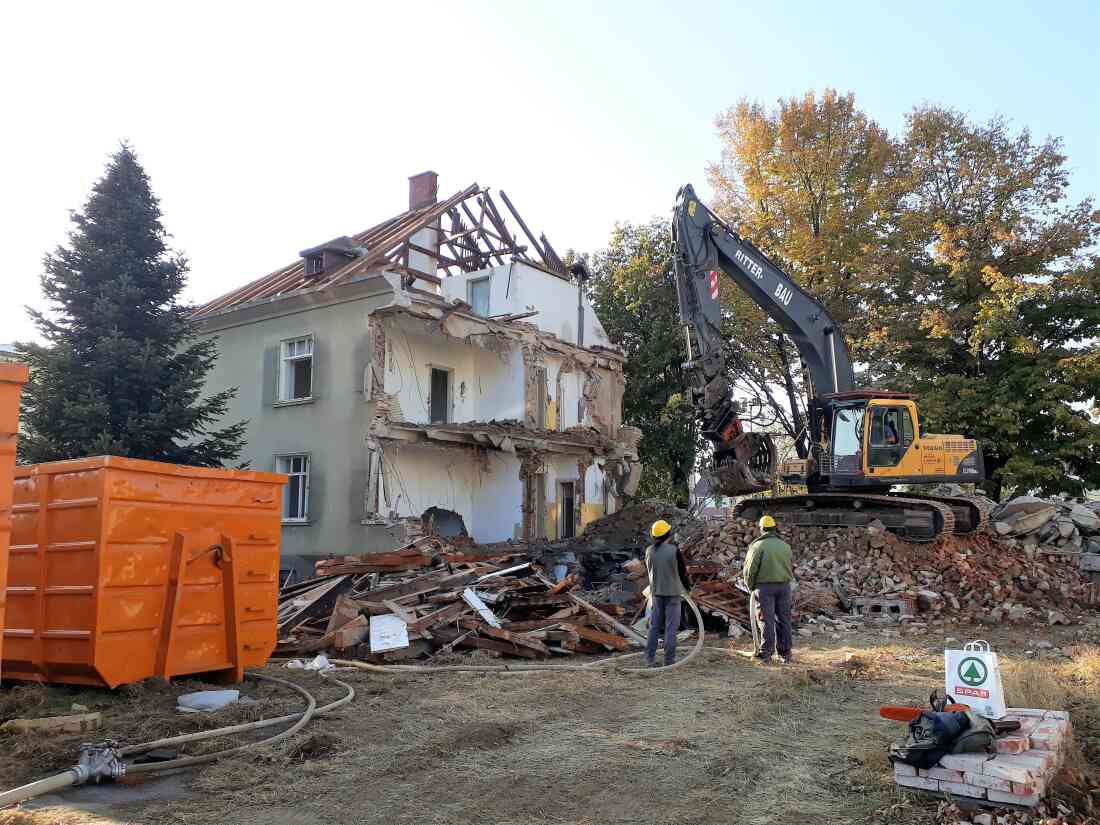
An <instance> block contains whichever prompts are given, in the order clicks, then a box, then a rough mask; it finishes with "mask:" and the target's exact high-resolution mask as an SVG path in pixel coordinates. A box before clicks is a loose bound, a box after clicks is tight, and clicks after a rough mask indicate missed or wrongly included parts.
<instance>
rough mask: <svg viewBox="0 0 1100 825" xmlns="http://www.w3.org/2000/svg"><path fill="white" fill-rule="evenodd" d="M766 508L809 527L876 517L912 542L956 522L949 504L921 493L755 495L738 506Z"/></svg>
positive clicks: (746, 511) (749, 512) (752, 512)
mask: <svg viewBox="0 0 1100 825" xmlns="http://www.w3.org/2000/svg"><path fill="white" fill-rule="evenodd" d="M948 500H949V501H951V502H952V503H954V502H956V501H958V499H948ZM765 512H767V513H769V514H770V515H773V516H776V517H778V518H779V519H780V520H781V521H783V522H786V523H787V524H797V525H801V526H806V527H865V526H866V525H868V524H870V523H871V522H872V521H874V520H876V519H877V520H878V521H880V522H882V524H883V525H884V526H885V527H886V529H887V530H889V531H890V532H891V533H894V534H896V535H897V536H899V537H900V538H903V539H905V540H906V541H912V542H929V541H935V540H936V539H937V538H939V537H940V536H943V535H947V534H950V533H954V532H955V525H956V519H955V511H954V509H952V506H951V505H950V504H946V503H943V502H942V501H940V500H938V499H935V498H930V497H922V496H904V495H889V494H884V495H853V494H849V493H809V494H807V495H804V496H779V497H776V498H752V499H748V500H746V501H742V502H741V503H740V504H738V505H737V508H736V513H737V515H739V516H741V517H742V518H747V519H751V520H755V519H757V518H759V517H760V516H762V515H763V514H764V513H765Z"/></svg>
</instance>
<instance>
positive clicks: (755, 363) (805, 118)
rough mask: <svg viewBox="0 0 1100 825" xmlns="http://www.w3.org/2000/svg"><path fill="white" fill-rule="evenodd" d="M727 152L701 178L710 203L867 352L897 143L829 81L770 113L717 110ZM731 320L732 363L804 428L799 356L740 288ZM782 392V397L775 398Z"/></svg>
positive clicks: (893, 198) (789, 428) (731, 294)
mask: <svg viewBox="0 0 1100 825" xmlns="http://www.w3.org/2000/svg"><path fill="white" fill-rule="evenodd" d="M717 127H718V134H719V137H720V139H721V141H722V147H723V148H722V157H721V161H720V163H718V164H712V165H711V166H710V168H709V171H708V177H709V180H710V183H711V185H712V187H713V188H714V191H715V193H716V197H717V201H716V204H715V209H716V211H717V212H718V213H719V214H720V215H722V216H723V217H724V218H725V219H727V220H728V221H729V222H730V223H731V224H732V225H733V226H735V227H736V228H737V229H738V231H739V232H740V233H741V234H742V235H743V236H744V237H746V238H748V239H749V240H750V241H752V242H753V243H754V244H756V245H757V246H758V247H760V249H761V250H762V251H763V252H764V253H765V254H766V255H767V256H768V257H769V258H771V259H772V260H773V261H775V262H776V263H777V264H778V265H779V266H780V267H781V268H783V269H784V270H785V271H786V272H787V273H788V274H789V275H790V276H791V277H792V278H793V279H794V280H795V281H796V282H798V283H799V285H801V286H802V287H803V288H804V289H806V290H807V291H808V292H810V293H811V294H813V295H814V296H816V297H817V298H818V299H819V300H820V301H822V302H823V303H824V304H825V306H826V308H827V309H828V310H829V313H830V314H831V315H832V316H833V318H835V319H836V320H837V322H838V323H840V324H841V325H842V326H843V327H844V328H845V331H846V333H847V336H848V342H849V346H850V347H851V349H852V351H853V355H854V356H856V357H859V356H860V355H861V354H862V353H863V350H864V346H863V343H864V338H865V335H866V324H865V321H866V314H865V312H864V311H863V310H864V307H865V306H866V305H867V295H868V292H870V291H872V290H873V289H875V284H876V282H877V281H878V279H879V278H880V276H881V274H882V263H883V262H882V256H881V253H882V250H883V248H884V247H886V246H888V245H889V239H890V237H891V234H892V229H893V227H894V224H895V220H896V212H897V205H898V201H899V197H900V194H901V192H900V187H899V186H898V184H897V180H896V175H895V169H894V167H895V163H896V157H897V152H896V147H895V146H894V144H893V143H892V142H891V140H890V138H889V136H888V135H887V134H886V132H885V131H884V130H883V129H882V128H881V127H879V126H878V125H877V124H876V123H875V122H874V121H873V120H871V119H870V118H868V117H867V116H866V115H865V114H864V113H863V112H861V111H860V110H859V109H857V108H856V105H855V98H854V96H853V95H851V94H848V95H844V96H842V95H839V94H837V93H836V92H835V91H833V90H831V89H827V90H826V91H825V92H824V93H823V94H822V95H821V96H820V97H818V96H816V95H815V94H814V93H813V92H810V93H809V94H807V95H805V96H804V97H802V98H791V99H788V100H780V101H779V103H778V105H777V107H776V108H775V109H773V110H770V111H769V110H768V109H766V108H765V107H764V106H762V105H761V104H759V103H753V102H750V101H748V100H742V101H741V102H739V103H738V104H737V105H735V106H733V107H731V108H730V109H729V110H727V111H726V112H724V113H722V114H721V115H719V116H718V119H717ZM722 299H723V302H724V304H725V305H726V306H727V307H728V308H729V310H730V312H731V314H732V316H733V318H734V319H735V328H734V330H733V336H732V337H731V342H732V345H733V347H734V349H735V351H736V352H737V356H736V358H735V370H739V371H740V373H741V376H742V377H745V378H748V379H749V380H750V381H751V383H752V384H754V385H755V386H756V387H757V388H758V389H759V388H762V387H765V386H766V385H767V384H769V383H771V384H774V385H777V386H778V387H781V388H783V389H782V394H778V395H777V394H773V396H772V397H771V398H770V399H768V404H769V406H771V408H772V410H773V412H774V414H775V415H776V417H777V419H778V422H779V423H780V424H781V425H782V426H783V429H784V430H786V432H787V434H788V435H792V436H794V435H796V433H797V432H798V431H799V430H800V429H801V419H800V415H799V412H798V411H799V403H800V402H799V400H798V398H799V397H800V395H802V394H803V393H804V391H805V388H804V387H802V385H801V375H800V373H799V372H798V371H797V370H795V369H792V366H797V363H798V361H797V354H796V353H794V352H793V350H792V349H791V348H790V347H789V345H788V344H787V343H786V342H785V341H784V339H783V337H782V336H781V335H779V334H778V331H777V330H776V329H775V328H774V327H773V326H772V325H771V324H770V323H769V321H768V320H767V318H766V316H765V315H764V313H763V312H761V311H760V309H759V308H758V307H757V306H756V305H755V304H754V303H753V302H752V301H750V300H749V299H748V297H747V296H746V295H745V294H744V293H742V292H741V291H740V290H738V289H737V288H736V287H732V286H730V287H728V288H725V289H723V291H722ZM784 396H785V404H784V403H783V402H782V401H781V400H780V399H782V398H783V397H784Z"/></svg>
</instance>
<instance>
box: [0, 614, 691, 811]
mask: <svg viewBox="0 0 1100 825" xmlns="http://www.w3.org/2000/svg"><path fill="white" fill-rule="evenodd" d="M684 601H686V602H687V604H688V607H690V608H691V611H692V613H694V614H695V622H696V626H697V627H698V629H699V635H698V637H697V639H696V641H695V646H694V647H693V648H692V649H691V651H690V652H689V653H688V654H687V656H685V657H684V658H682V659H680V660H678V661H676V662H673V663H672V664H671V665H666V666H665V667H662V668H645V667H628V668H621V670H623V671H625V672H628V673H637V674H640V675H642V676H653V675H656V674H659V673H665V672H667V671H670V670H675V669H676V668H679V667H683V666H684V665H686V664H687V663H688V662H690V661H691V660H692V659H694V658H695V657H696V656H698V655H699V653H700V652H701V651H702V650H703V643H704V640H705V638H706V632H705V631H704V630H703V615H702V613H700V612H699V608H698V607H697V606H696V604H695V602H694V601H692V600H691V598H690V597H688V596H685V597H684ZM641 655H643V653H642V652H640V651H639V652H636V653H627V654H625V655H622V656H612V657H609V658H606V659H600V660H598V661H595V662H589V663H587V664H583V665H545V664H534V665H532V664H515V665H372V664H369V663H368V662H359V661H352V660H348V659H334V660H331V661H332V663H333V664H335V665H340V666H342V667H353V668H357V669H359V670H366V671H370V672H373V673H401V674H412V673H540V672H541V673H547V672H558V673H584V672H592V671H594V670H595V669H597V668H601V667H607V666H609V665H615V666H618V665H619V664H621V663H622V662H623V661H624V660H626V659H633V658H635V657H637V656H641ZM248 676H249V677H250V678H253V679H260V680H262V681H268V682H275V683H277V684H281V685H286V686H287V687H290V688H292V689H293V690H296V691H297V692H298V693H300V694H302V695H303V696H304V697H305V698H306V701H307V702H308V705H307V707H306V709H305V710H304V711H301V712H300V713H291V714H287V715H285V716H278V717H274V718H272V719H263V720H260V721H258V722H246V723H244V724H240V725H229V726H227V727H223V728H215V729H214V730H208V731H202V732H200V733H187V734H182V735H180V736H171V737H168V738H165V739H157V740H154V741H152V742H144V743H142V744H140V745H128V746H127V747H125V748H122V749H119V750H115V749H114V748H104V749H102V750H101V751H97V752H96V753H95V754H93V757H95V756H98V757H99V758H100V759H101V760H102V761H101V762H100V763H98V764H93V763H89V762H87V761H86V760H85V759H84V758H83V757H82V759H81V764H79V765H76V766H74V767H72V768H70V769H69V770H67V771H64V772H63V773H59V774H56V775H55V776H50V777H47V778H45V779H39V780H38V781H36V782H31V783H29V784H27V785H23V786H21V787H19V788H13V789H12V790H10V791H5V792H4V793H0V808H4V807H7V806H9V805H15V804H18V803H20V802H25V801H26V800H28V799H32V798H34V797H36V796H42V795H43V794H47V793H50V792H52V791H59V790H62V789H64V788H68V787H71V786H73V785H82V784H84V783H85V782H87V781H88V780H89V779H92V778H95V779H96V780H97V781H98V779H100V778H104V777H109V778H118V777H119V776H123V775H125V774H141V773H156V772H159V771H168V770H177V769H179V768H187V767H193V766H195V765H203V764H206V763H208V762H214V761H216V760H218V759H222V758H223V757H226V756H229V755H231V754H235V753H240V752H241V751H245V750H250V749H253V748H259V747H263V746H265V745H272V744H274V743H276V742H278V741H280V740H283V739H286V738H287V737H288V736H291V735H293V734H295V733H297V732H298V731H299V730H301V729H302V728H303V727H305V725H306V724H308V723H309V721H310V719H312V718H313V717H314V716H319V715H321V714H323V713H328V712H330V711H332V710H335V709H336V708H338V707H341V706H343V705H346V704H347V703H348V702H350V701H352V700H353V699H354V698H355V688H354V687H352V686H351V685H349V684H348V683H346V682H342V681H340V680H339V679H335V678H332V677H331V676H329V677H326V678H329V679H331V680H332V681H333V682H335V683H336V684H338V685H340V686H341V687H343V688H345V689H346V690H347V691H348V692H347V694H345V695H344V696H342V697H340V698H339V699H337V700H336V701H335V702H331V703H329V704H327V705H324V706H323V707H320V708H318V707H317V700H316V699H314V698H313V696H312V695H311V694H310V693H309V691H307V690H306V689H305V688H303V687H301V686H300V685H296V684H294V683H293V682H289V681H287V680H285V679H279V678H277V677H275V676H265V675H263V674H260V673H249V674H248ZM291 721H294V724H293V725H291V726H290V727H289V728H287V729H286V730H284V731H281V732H279V733H277V734H275V735H274V736H270V737H268V738H267V739H262V740H260V741H258V742H251V743H248V744H245V745H238V746H236V747H233V748H228V749H226V750H224V751H218V752H216V753H207V754H202V755H201V756H184V757H180V758H178V759H171V760H168V761H165V762H149V763H146V764H142V765H124V764H123V763H122V760H121V757H123V756H131V755H134V754H141V753H145V752H147V751H151V750H154V749H156V748H160V747H167V746H170V745H180V744H184V743H186V742H198V741H201V740H204V739H212V738H214V737H217V736H227V735H231V734H235V733H243V732H245V731H250V730H258V729H260V728H265V727H270V726H272V725H278V724H283V723H286V722H291Z"/></svg>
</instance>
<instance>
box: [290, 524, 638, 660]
mask: <svg viewBox="0 0 1100 825" xmlns="http://www.w3.org/2000/svg"><path fill="white" fill-rule="evenodd" d="M485 550H486V548H478V547H476V546H472V545H471V546H466V547H456V546H455V545H454V544H452V543H450V542H449V540H445V539H443V538H440V537H438V536H430V537H424V538H422V539H418V540H417V541H416V542H414V543H413V544H411V545H409V546H407V547H404V548H402V549H400V550H398V551H394V552H389V553H369V554H366V555H362V556H345V557H342V558H336V559H322V560H320V561H318V562H317V563H316V565H315V567H316V572H317V574H318V575H317V578H314V579H310V580H308V581H305V582H302V583H300V584H297V585H293V586H291V587H287V588H284V589H283V591H282V592H281V593H280V595H279V612H278V630H279V646H278V649H277V650H278V652H279V653H280V654H284V655H298V654H303V653H314V652H319V651H339V652H341V653H343V654H344V655H350V656H354V657H355V658H359V659H364V660H366V661H375V662H378V663H382V662H386V661H393V660H395V659H407V658H414V657H417V656H423V655H429V654H435V653H439V652H449V651H451V650H454V649H456V648H458V649H477V650H483V651H487V652H488V653H489V654H490V655H496V656H510V657H516V658H523V659H547V658H549V657H551V656H554V655H557V656H569V655H573V654H576V653H606V652H608V651H623V650H627V649H628V648H631V647H640V646H641V644H642V639H641V637H640V636H639V635H638V634H637V633H636V632H634V631H633V630H631V629H630V628H628V627H627V626H626V625H625V624H624V623H623V622H620V621H619V617H626V613H627V608H625V607H623V606H621V605H612V604H598V603H594V602H593V601H592V600H590V599H587V598H582V597H581V596H580V595H578V594H576V593H574V592H572V590H573V588H574V586H575V584H576V577H575V576H572V575H570V576H566V577H565V578H564V579H563V580H561V581H559V582H558V583H556V584H554V583H552V582H551V581H550V580H549V579H548V578H546V577H545V576H544V575H543V574H542V573H541V572H540V571H539V570H538V569H537V568H536V567H535V566H534V565H533V564H532V562H531V561H530V560H529V558H528V557H527V555H526V554H524V553H521V552H517V551H516V550H515V549H514V548H511V549H504V550H502V549H501V548H496V549H494V550H491V551H488V552H486V551H485ZM626 618H629V617H626Z"/></svg>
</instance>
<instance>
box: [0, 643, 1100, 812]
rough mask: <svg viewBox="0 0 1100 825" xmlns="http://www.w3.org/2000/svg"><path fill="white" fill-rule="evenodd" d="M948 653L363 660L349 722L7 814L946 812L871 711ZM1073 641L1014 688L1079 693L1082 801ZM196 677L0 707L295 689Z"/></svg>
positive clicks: (1080, 653)
mask: <svg viewBox="0 0 1100 825" xmlns="http://www.w3.org/2000/svg"><path fill="white" fill-rule="evenodd" d="M953 635H955V636H958V637H960V638H961V637H962V636H963V635H964V633H962V632H954V634H953ZM1056 641H1057V640H1056ZM1059 643H1061V642H1059ZM998 646H999V647H1001V648H1002V649H1010V646H1009V642H1008V641H1006V642H1005V643H1004V644H1001V645H998ZM942 649H943V636H942V635H938V636H931V635H929V636H922V637H906V638H904V639H898V640H891V643H889V644H882V640H881V639H878V638H876V636H875V635H874V634H865V635H856V636H853V637H851V638H848V639H844V640H837V641H833V642H830V643H828V644H818V645H815V646H813V647H806V646H804V647H802V648H800V649H798V650H797V652H796V655H797V663H796V664H795V665H793V666H791V667H789V668H780V667H777V666H764V665H759V664H755V663H752V662H749V661H746V660H744V659H742V658H741V657H739V656H736V655H732V654H731V652H730V650H729V649H728V648H727V647H726V646H725V643H724V642H719V641H717V640H715V639H714V638H713V637H711V638H710V641H709V643H708V646H707V648H706V649H705V650H704V652H703V654H701V655H700V657H699V659H698V660H697V661H696V662H693V663H691V664H690V665H689V666H687V667H686V668H682V669H678V670H676V671H670V672H668V673H667V674H662V675H659V676H656V677H654V678H642V677H638V676H634V675H629V674H623V673H600V672H593V673H576V674H574V673H560V674H534V675H519V674H516V675H509V676H496V675H481V674H447V675H434V676H428V675H419V674H418V675H415V676H412V677H404V676H402V677H397V676H391V675H376V674H368V673H363V672H355V673H352V674H350V675H348V676H346V677H345V676H341V678H346V679H347V680H348V681H351V682H353V683H354V684H355V686H356V689H357V691H358V692H359V696H358V698H357V699H356V701H355V702H354V703H353V704H352V705H350V706H349V707H348V708H346V709H345V710H344V711H342V712H341V713H339V714H338V715H337V716H336V717H334V718H331V719H324V720H320V721H317V722H316V723H314V724H312V725H311V726H310V728H309V729H308V730H307V731H306V732H304V733H303V734H301V735H300V736H299V737H297V738H296V739H295V740H292V741H290V742H289V743H287V744H285V745H283V746H276V747H274V748H271V749H267V750H265V751H261V752H257V753H254V754H249V755H248V756H247V757H246V758H242V759H234V760H231V761H225V762H221V763H218V764H216V765H212V766H209V767H206V768H203V769H201V770H197V771H195V772H193V773H189V774H186V775H184V776H183V778H182V779H181V780H180V782H179V788H180V791H181V792H180V793H179V794H178V798H173V799H171V800H170V801H163V800H157V799H153V800H151V801H148V800H146V801H138V802H134V801H129V802H128V801H124V799H123V798H122V796H120V797H119V798H118V799H117V800H110V799H108V800H107V801H105V802H99V803H96V804H95V805H92V806H88V805H82V802H81V800H82V797H81V794H82V793H84V794H88V793H89V790H88V789H76V790H74V791H71V792H69V794H68V795H67V796H66V797H65V801H66V802H67V803H69V804H67V805H51V806H49V807H45V808H38V809H35V810H24V811H9V812H0V825H46V824H47V823H50V824H51V825H52V824H53V823H57V825H92V823H95V825H105V823H176V824H177V825H214V824H215V823H240V824H241V825H260V824H261V823H263V824H264V825H284V823H285V825H290V823H294V825H312V824H313V823H342V822H355V823H392V824H393V825H399V824H400V823H422V824H424V825H445V823H468V822H478V823H483V825H595V824H596V823H626V822H631V823H634V822H638V821H645V822H650V823H664V824H665V825H705V824H709V823H715V824H717V823H723V824H725V823H730V822H738V823H754V824H758V825H765V823H814V824H816V823H820V824H821V825H824V823H853V825H854V824H855V823H866V824H867V825H872V823H874V824H875V825H887V824H888V823H890V824H892V823H901V822H905V823H918V824H919V823H922V822H932V821H933V820H934V818H935V811H936V805H935V803H934V802H932V801H929V800H926V799H920V798H913V797H909V796H907V795H902V794H899V793H898V792H897V791H896V789H895V788H894V786H893V783H892V779H891V771H890V766H889V763H888V761H887V759H886V751H887V747H888V745H889V743H890V742H891V741H892V740H893V739H894V738H895V737H897V736H898V735H900V734H901V733H902V732H903V726H902V725H900V724H899V723H891V722H886V721H883V720H881V719H879V718H878V717H877V708H878V705H879V704H883V703H899V702H911V703H915V704H920V703H922V702H924V701H925V700H926V699H927V695H928V693H929V691H930V690H931V689H932V688H933V687H936V686H937V685H940V684H942V678H943V677H942V674H943V670H942V668H943V665H942V661H943V659H942ZM1066 650H1067V652H1069V653H1070V654H1071V656H1070V657H1068V658H1061V657H1059V658H1049V659H1043V660H1040V661H1034V660H1028V659H1023V658H1022V657H1017V656H1013V655H1012V653H1011V652H1009V653H1008V654H1007V655H1006V656H1005V665H1004V670H1005V685H1006V690H1007V692H1008V696H1009V700H1010V702H1012V703H1017V704H1019V705H1026V706H1032V707H1036V706H1039V707H1067V708H1069V709H1070V711H1071V713H1072V717H1073V722H1074V727H1075V730H1076V732H1077V740H1078V743H1079V745H1080V746H1081V748H1082V757H1081V758H1080V759H1079V760H1078V761H1077V763H1076V765H1075V767H1076V768H1077V769H1078V770H1079V771H1082V772H1084V773H1082V774H1079V775H1075V774H1069V775H1067V778H1069V779H1070V780H1071V782H1070V786H1067V787H1066V788H1064V789H1063V790H1062V791H1061V792H1062V793H1065V794H1066V795H1067V798H1069V797H1070V796H1073V794H1074V793H1076V794H1077V798H1076V799H1075V804H1076V805H1085V804H1087V802H1086V801H1082V800H1084V799H1087V795H1088V788H1089V783H1092V785H1091V786H1092V787H1096V786H1098V785H1100V782H1097V781H1096V775H1095V774H1092V775H1091V778H1088V777H1089V775H1088V774H1087V772H1088V771H1089V770H1093V768H1092V767H1091V766H1090V765H1089V764H1088V759H1091V761H1092V763H1093V765H1095V764H1097V763H1098V762H1100V760H1097V758H1096V757H1097V756H1098V755H1100V649H1098V648H1096V647H1093V646H1089V645H1078V646H1077V647H1073V648H1070V647H1067V648H1066ZM1020 652H1021V653H1022V649H1021V650H1020ZM849 654H853V655H849ZM272 672H273V673H276V672H278V675H280V676H286V675H287V674H288V673H290V672H288V671H286V670H281V671H276V670H275V669H274V668H272ZM295 678H299V679H303V680H307V681H308V682H309V683H310V684H311V685H312V686H313V688H315V689H316V693H317V695H318V699H319V701H321V702H324V701H326V700H328V699H331V698H335V697H336V695H338V693H339V692H340V691H339V689H337V688H335V687H333V686H331V685H324V684H319V680H318V679H317V677H316V676H312V675H308V674H300V675H298V676H297V677H295ZM185 687H186V688H188V689H194V688H196V687H198V685H194V684H192V685H187V686H185ZM183 688H184V686H176V685H164V684H162V685H160V686H159V687H157V686H147V687H144V688H139V689H133V690H130V691H128V692H125V693H123V694H121V695H117V694H111V693H107V692H96V691H83V692H82V693H80V694H79V698H74V697H73V695H72V692H71V691H67V690H66V689H64V688H51V689H48V690H47V689H42V688H24V689H19V688H17V689H14V691H12V690H9V691H6V692H5V693H4V694H3V698H4V701H5V702H6V706H0V709H5V710H6V712H5V714H4V715H11V714H12V711H13V710H14V709H16V708H21V709H20V710H19V712H20V713H21V714H23V715H27V714H26V713H23V710H26V711H29V712H31V713H35V712H37V713H39V715H42V713H43V712H62V711H68V708H69V705H71V703H72V702H73V701H78V702H80V703H81V704H85V705H89V706H91V707H92V708H93V709H102V710H104V712H105V714H106V716H107V720H108V728H109V730H108V731H105V734H106V733H109V734H110V735H111V736H112V737H115V738H118V739H121V740H123V741H127V742H133V741H145V740H147V739H150V738H154V737H156V736H160V735H165V734H170V733H176V732H180V731H182V730H185V729H193V728H194V727H195V726H198V725H204V726H207V727H212V726H218V725H222V724H228V723H230V722H233V721H238V720H239V719H240V718H252V717H256V716H259V715H264V716H271V715H276V714H277V713H282V712H286V710H287V709H288V708H289V707H291V706H292V705H293V704H294V702H295V700H294V699H291V698H283V694H282V693H279V692H278V691H279V689H278V688H268V687H267V686H264V687H262V688H260V687H258V686H256V685H254V684H249V685H248V686H247V687H246V692H247V693H249V694H251V695H255V696H257V697H258V698H259V700H260V701H259V703H258V704H256V705H252V706H250V707H244V708H238V709H236V710H233V711H229V712H223V713H219V714H214V715H212V716H209V717H201V718H198V719H196V718H195V717H181V716H179V715H177V714H176V713H175V711H174V710H172V708H173V706H174V701H175V695H176V694H177V693H179V692H182V690H183ZM82 700H83V701H82ZM80 738H81V737H73V738H70V739H68V740H35V739H33V738H30V737H13V736H8V737H0V784H2V785H3V786H5V787H11V786H13V785H15V784H18V783H21V782H24V781H27V780H29V779H33V778H38V777H41V776H43V775H46V774H47V773H49V772H51V771H55V770H57V769H59V768H63V767H65V766H67V765H68V764H70V763H71V761H72V754H73V753H74V752H75V749H76V746H77V745H78V744H79V742H78V741H76V740H79V739H80ZM1074 786H1075V787H1076V791H1075V790H1074ZM97 798H98V797H97ZM55 801H56V800H55ZM1096 802H1097V803H1100V799H1096ZM74 806H79V807H74Z"/></svg>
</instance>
